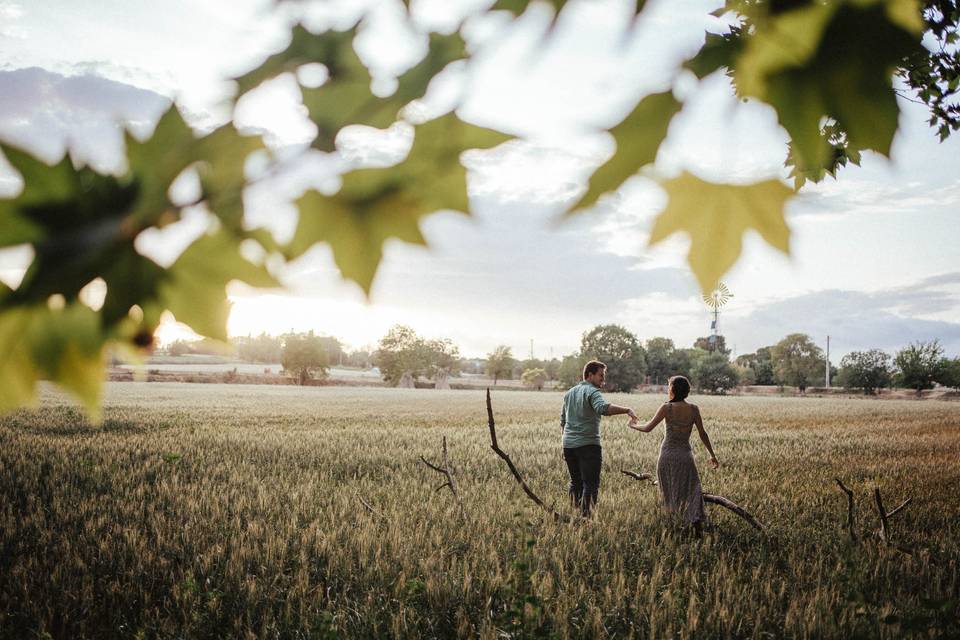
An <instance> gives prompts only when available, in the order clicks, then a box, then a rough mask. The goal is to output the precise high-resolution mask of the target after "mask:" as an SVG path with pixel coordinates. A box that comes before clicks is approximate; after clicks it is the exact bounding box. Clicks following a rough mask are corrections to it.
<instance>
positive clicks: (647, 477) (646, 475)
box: [620, 469, 657, 484]
mask: <svg viewBox="0 0 960 640" xmlns="http://www.w3.org/2000/svg"><path fill="white" fill-rule="evenodd" d="M620 473H622V474H623V475H625V476H630V477H631V478H633V479H634V480H649V481H650V484H657V481H656V480H654V478H653V476H652V475H650V474H649V473H634V472H633V471H627V470H626V469H620Z"/></svg>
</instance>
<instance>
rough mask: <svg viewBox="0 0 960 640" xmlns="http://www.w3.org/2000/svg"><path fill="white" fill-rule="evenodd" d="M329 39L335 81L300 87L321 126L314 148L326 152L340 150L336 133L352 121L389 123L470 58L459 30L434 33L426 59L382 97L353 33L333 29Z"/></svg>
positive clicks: (401, 77)
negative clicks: (434, 82) (456, 62)
mask: <svg viewBox="0 0 960 640" xmlns="http://www.w3.org/2000/svg"><path fill="white" fill-rule="evenodd" d="M328 37H329V38H330V39H331V42H332V44H331V46H330V52H329V54H328V55H329V56H330V58H329V61H328V60H324V62H325V63H327V66H328V67H329V68H331V75H330V79H329V80H328V81H327V83H326V84H324V85H322V86H320V87H317V88H316V89H306V88H304V89H301V91H302V94H303V104H304V105H305V106H306V107H307V110H308V111H309V113H310V119H311V120H313V122H314V124H316V125H317V129H318V134H317V139H316V141H315V142H314V144H313V146H314V147H316V148H318V149H320V150H322V151H333V150H334V149H335V148H336V147H335V144H334V141H335V140H336V136H337V132H339V131H340V129H342V128H343V127H345V126H347V125H351V124H364V125H367V126H371V127H376V128H378V129H383V128H386V127H389V126H390V125H391V124H393V123H394V122H396V121H397V118H398V114H399V112H400V110H401V109H402V108H403V107H405V106H406V105H407V104H409V103H410V102H411V101H413V100H416V99H418V98H421V97H423V95H424V94H425V93H426V91H427V87H428V86H429V84H430V81H431V80H432V79H433V77H434V76H435V75H436V74H437V73H439V72H440V71H442V70H443V68H444V67H446V66H447V65H448V64H450V63H451V62H453V61H454V60H459V59H461V58H464V57H465V56H466V45H465V44H464V42H463V39H462V38H461V37H460V35H459V34H457V33H454V34H452V35H446V36H445V35H438V34H432V35H431V36H430V46H429V48H428V50H427V55H426V56H425V57H424V59H423V60H421V61H420V62H419V63H418V64H416V65H414V66H413V67H412V68H411V69H410V70H408V71H407V72H406V73H404V74H403V75H401V76H400V78H398V86H397V90H396V91H395V92H394V94H393V95H392V96H389V97H386V98H380V97H377V96H374V95H373V94H372V93H370V74H369V72H368V71H367V69H366V67H364V66H363V64H362V63H361V62H360V59H359V58H357V55H356V53H355V52H354V50H353V44H352V42H353V32H347V34H346V35H345V34H339V33H335V32H331V35H329V36H328ZM334 44H335V46H334ZM334 70H336V72H335V73H334Z"/></svg>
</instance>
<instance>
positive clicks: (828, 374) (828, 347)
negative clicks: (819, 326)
mask: <svg viewBox="0 0 960 640" xmlns="http://www.w3.org/2000/svg"><path fill="white" fill-rule="evenodd" d="M826 369H827V372H826V378H827V387H828V388H829V387H830V336H827V364H826Z"/></svg>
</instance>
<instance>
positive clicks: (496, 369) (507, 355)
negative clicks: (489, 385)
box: [487, 344, 515, 384]
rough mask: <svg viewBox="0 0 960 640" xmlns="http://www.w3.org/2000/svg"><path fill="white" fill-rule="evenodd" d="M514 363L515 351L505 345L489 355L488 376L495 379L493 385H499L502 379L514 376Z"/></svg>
mask: <svg viewBox="0 0 960 640" xmlns="http://www.w3.org/2000/svg"><path fill="white" fill-rule="evenodd" d="M514 362H515V361H514V359H513V351H512V350H511V349H510V347H508V346H507V345H505V344H501V345H500V346H498V347H497V348H496V349H494V350H493V352H492V353H488V354H487V375H488V376H490V377H491V378H493V384H497V380H499V379H500V378H509V377H510V376H511V375H512V373H513V365H514Z"/></svg>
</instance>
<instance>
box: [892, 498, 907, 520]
mask: <svg viewBox="0 0 960 640" xmlns="http://www.w3.org/2000/svg"><path fill="white" fill-rule="evenodd" d="M911 500H913V498H907V499H906V500H904V501H903V502H901V503H900V506H899V507H897V508H896V509H894V510H893V511H891V512H890V513H888V514H887V518H892V517H893V516H895V515H897V514H898V513H900V511H901V510H902V509H903V508H904V507H905V506H907V505H908V504H910V501H911Z"/></svg>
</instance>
